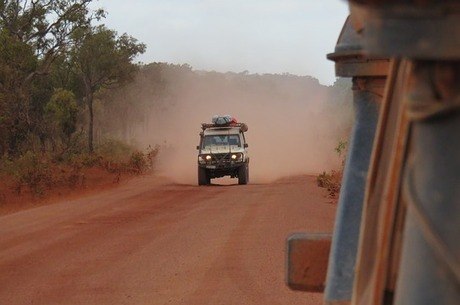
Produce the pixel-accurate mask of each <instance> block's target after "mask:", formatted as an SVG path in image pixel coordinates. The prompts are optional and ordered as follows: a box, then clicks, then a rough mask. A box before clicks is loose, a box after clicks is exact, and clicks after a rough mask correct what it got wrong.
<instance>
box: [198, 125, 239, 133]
mask: <svg viewBox="0 0 460 305" xmlns="http://www.w3.org/2000/svg"><path fill="white" fill-rule="evenodd" d="M234 127H239V128H240V130H241V131H242V132H246V131H248V125H246V124H245V123H228V124H209V123H202V124H201V129H203V131H205V130H206V129H208V128H216V129H217V128H222V129H227V128H234Z"/></svg>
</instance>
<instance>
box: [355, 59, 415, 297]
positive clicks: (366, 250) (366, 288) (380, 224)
mask: <svg viewBox="0 0 460 305" xmlns="http://www.w3.org/2000/svg"><path fill="white" fill-rule="evenodd" d="M409 70H410V63H408V62H407V61H403V62H399V61H395V62H394V63H393V65H392V69H391V72H390V76H389V79H388V81H387V88H386V92H385V99H384V102H383V109H382V113H381V116H380V119H379V127H378V132H377V139H376V142H375V144H374V151H373V156H372V161H371V168H370V170H369V176H368V184H367V187H366V199H365V206H364V211H363V219H362V223H361V233H360V245H359V254H358V262H357V266H356V280H355V284H354V291H353V302H352V303H353V304H360V305H364V304H373V305H378V304H383V300H384V298H388V297H391V293H392V290H391V289H389V288H388V287H387V283H388V278H387V275H388V274H387V268H388V266H389V264H390V263H389V260H390V255H391V253H392V250H391V249H392V246H390V244H391V243H392V241H393V240H394V236H393V232H394V230H395V229H396V228H397V227H395V224H396V222H395V219H396V218H395V211H396V210H398V209H399V207H398V206H399V204H400V202H399V197H400V187H399V182H400V181H401V176H402V166H403V162H404V157H405V147H406V143H407V135H408V130H409V121H408V119H407V116H406V115H405V112H404V109H405V106H404V105H403V104H400V103H397V102H395V101H398V100H399V99H400V98H401V97H402V96H403V94H404V90H405V88H406V87H407V82H405V79H406V76H407V75H408V73H409ZM396 231H397V229H396ZM377 261H378V262H379V263H376V262H377Z"/></svg>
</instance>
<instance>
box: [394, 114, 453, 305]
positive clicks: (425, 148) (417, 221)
mask: <svg viewBox="0 0 460 305" xmlns="http://www.w3.org/2000/svg"><path fill="white" fill-rule="evenodd" d="M459 131H460V112H459V111H458V110H457V111H456V112H455V113H450V114H448V115H443V116H441V117H438V118H431V119H428V120H426V121H422V122H415V123H414V124H413V127H412V140H411V142H412V146H411V152H410V158H409V160H410V163H409V164H408V166H407V170H406V173H405V181H406V183H405V185H404V193H405V196H406V198H407V200H408V202H409V204H408V211H407V219H406V224H405V232H404V242H403V252H402V260H401V269H400V274H399V277H398V283H397V288H396V302H395V304H396V305H411V304H417V305H431V304H443V305H457V304H460V278H459V271H460V270H459V262H460V243H459V240H460V217H459V215H460V133H459Z"/></svg>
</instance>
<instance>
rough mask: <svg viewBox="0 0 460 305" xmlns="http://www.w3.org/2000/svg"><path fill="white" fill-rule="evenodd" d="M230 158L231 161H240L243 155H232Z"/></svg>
mask: <svg viewBox="0 0 460 305" xmlns="http://www.w3.org/2000/svg"><path fill="white" fill-rule="evenodd" d="M230 158H231V159H232V161H242V160H243V154H240V153H238V154H232V155H231V156H230Z"/></svg>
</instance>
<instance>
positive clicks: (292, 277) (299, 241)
mask: <svg viewBox="0 0 460 305" xmlns="http://www.w3.org/2000/svg"><path fill="white" fill-rule="evenodd" d="M330 248H331V234H328V233H310V234H301V233H298V234H294V235H292V236H290V237H289V238H288V241H287V268H286V270H287V275H286V282H287V285H288V286H289V288H291V289H293V290H302V291H309V292H322V291H323V290H324V285H325V282H326V270H327V262H328V257H329V251H330Z"/></svg>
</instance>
